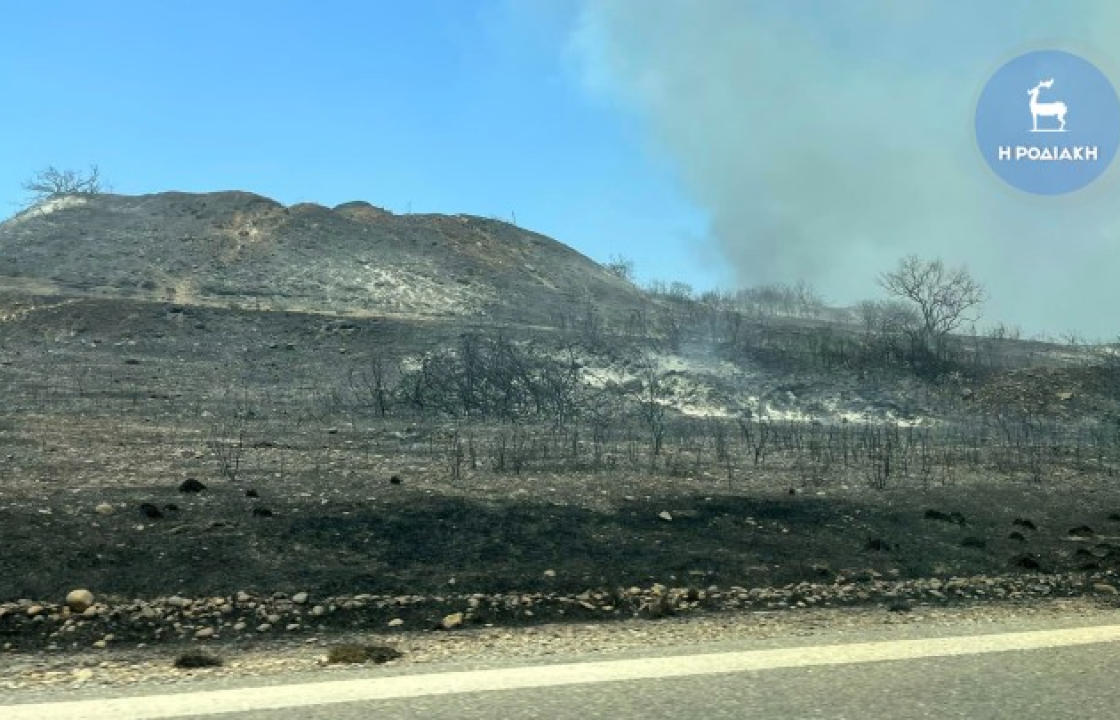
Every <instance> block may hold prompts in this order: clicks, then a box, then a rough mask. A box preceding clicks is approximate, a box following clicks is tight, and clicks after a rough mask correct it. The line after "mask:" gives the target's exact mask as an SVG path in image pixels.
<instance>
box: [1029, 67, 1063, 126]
mask: <svg viewBox="0 0 1120 720" xmlns="http://www.w3.org/2000/svg"><path fill="white" fill-rule="evenodd" d="M1053 85H1054V78H1050V79H1049V80H1043V81H1042V82H1040V83H1039V84H1038V85H1035V86H1034V87H1033V88H1031V89H1030V90H1028V91H1027V94H1028V95H1030V96H1031V132H1036V133H1039V132H1065V131H1066V111H1067V108H1066V104H1065V103H1064V102H1061V101H1058V102H1039V101H1038V93H1039V92H1041V91H1042V90H1043V89H1044V88H1045V89H1046V90H1049V89H1050V88H1051V86H1053ZM1040 117H1044V118H1049V117H1052V118H1057V119H1058V122H1059V123H1060V124H1059V125H1058V127H1056V128H1055V127H1044V128H1040V127H1039V126H1038V119H1039V118H1040Z"/></svg>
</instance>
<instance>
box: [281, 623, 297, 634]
mask: <svg viewBox="0 0 1120 720" xmlns="http://www.w3.org/2000/svg"><path fill="white" fill-rule="evenodd" d="M299 628H300V624H299V623H288V624H287V625H285V626H284V629H285V630H287V631H288V632H292V631H294V630H299Z"/></svg>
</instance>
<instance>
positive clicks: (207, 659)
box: [175, 650, 222, 670]
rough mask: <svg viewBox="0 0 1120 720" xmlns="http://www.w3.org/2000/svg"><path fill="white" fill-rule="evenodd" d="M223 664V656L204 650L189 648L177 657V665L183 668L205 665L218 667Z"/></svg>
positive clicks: (202, 666)
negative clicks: (216, 655)
mask: <svg viewBox="0 0 1120 720" xmlns="http://www.w3.org/2000/svg"><path fill="white" fill-rule="evenodd" d="M221 664H222V660H221V658H218V657H215V656H214V655H210V654H209V653H207V652H205V651H203V650H188V651H186V652H185V653H183V654H182V655H180V656H179V657H177V658H175V667H177V668H180V669H183V670H189V669H193V668H204V667H218V666H219V665H221Z"/></svg>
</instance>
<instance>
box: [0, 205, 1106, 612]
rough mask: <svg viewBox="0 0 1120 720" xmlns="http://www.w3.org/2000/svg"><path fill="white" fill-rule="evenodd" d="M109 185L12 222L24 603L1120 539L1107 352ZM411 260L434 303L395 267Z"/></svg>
mask: <svg viewBox="0 0 1120 720" xmlns="http://www.w3.org/2000/svg"><path fill="white" fill-rule="evenodd" d="M103 200H104V206H100V205H98V206H96V207H93V208H90V207H89V206H83V205H74V206H71V207H59V208H57V209H55V210H54V211H52V212H49V213H40V214H38V215H28V216H25V217H22V218H16V220H14V221H9V222H8V223H6V224H4V225H3V226H0V257H2V258H3V260H4V262H5V263H10V264H8V265H6V267H9V268H12V269H13V271H12V272H9V273H7V275H8V276H9V277H8V278H7V280H6V282H5V287H6V288H7V289H6V290H5V291H4V293H3V295H2V300H0V303H2V304H0V341H2V345H0V378H2V382H0V392H2V393H3V403H2V406H0V541H2V544H3V552H2V553H0V602H4V601H16V600H18V599H21V598H22V599H25V600H26V601H28V602H32V601H43V602H55V603H59V602H61V598H62V597H63V596H64V595H65V593H66V592H67V591H68V590H70V589H72V588H75V587H89V588H90V589H92V590H93V591H94V592H95V593H97V594H98V595H99V596H118V597H125V598H131V597H135V598H152V597H156V596H167V595H171V594H176V593H177V594H179V595H184V596H193V597H206V596H233V595H234V594H235V593H237V592H238V591H246V592H250V593H256V594H268V593H272V592H277V591H279V592H284V593H288V594H291V593H295V592H298V591H307V592H311V593H314V594H318V595H328V594H343V593H387V594H408V593H415V594H426V595H431V596H443V595H446V594H447V593H449V592H451V591H452V590H453V591H454V592H456V593H491V592H515V593H516V592H545V591H548V592H568V593H580V592H583V591H586V590H589V589H590V590H595V589H600V590H603V591H604V592H606V591H611V590H612V589H613V588H617V587H627V586H631V585H640V586H648V585H650V584H652V583H665V584H667V585H679V586H694V587H697V588H701V587H711V586H718V587H729V586H733V585H737V586H744V587H769V586H776V585H788V584H790V583H797V582H801V581H807V582H814V583H821V582H823V583H828V582H831V581H832V580H833V579H835V578H837V577H838V576H846V577H849V578H850V577H852V576H853V575H855V574H857V573H861V572H867V571H874V572H875V573H877V574H881V575H882V576H884V577H893V578H897V579H899V580H906V579H914V578H930V577H936V578H943V579H944V578H951V577H955V576H960V577H975V576H979V575H994V574H1006V573H1012V574H1014V573H1020V572H1023V573H1037V572H1038V571H1044V572H1053V573H1066V574H1067V575H1069V577H1077V578H1080V580H1079V581H1077V582H1075V583H1074V585H1075V586H1077V587H1083V588H1086V589H1088V588H1091V587H1092V586H1093V584H1094V583H1097V584H1100V583H1101V582H1105V581H1108V580H1109V579H1110V578H1111V577H1112V573H1113V571H1114V569H1115V568H1116V566H1117V564H1120V522H1117V520H1118V519H1120V515H1116V514H1115V513H1117V512H1120V491H1118V490H1117V487H1116V483H1115V474H1116V469H1117V463H1118V462H1120V434H1118V428H1120V426H1118V425H1117V422H1116V418H1117V400H1118V394H1117V391H1116V389H1117V387H1118V382H1117V378H1118V374H1117V372H1116V369H1115V367H1114V365H1113V364H1112V361H1111V357H1112V356H1111V355H1110V354H1109V353H1108V352H1107V349H1102V348H1071V347H1068V346H1058V345H1051V344H1046V343H1037V342H1020V341H1010V340H998V339H990V338H987V339H986V338H958V339H957V340H956V346H955V347H956V350H957V352H956V354H955V355H954V356H953V357H952V358H950V359H948V360H946V362H945V363H944V364H943V366H941V367H938V368H936V369H935V370H936V371H935V372H928V368H921V369H920V370H921V372H919V368H915V367H914V366H912V365H908V364H907V363H906V362H905V361H902V362H900V361H898V360H897V358H895V356H892V354H891V352H890V351H889V348H887V351H884V344H883V343H884V339H883V338H878V337H872V336H869V335H867V334H866V333H863V332H861V331H860V330H859V328H858V327H856V326H854V325H850V324H845V323H842V322H835V321H832V322H828V321H824V320H821V319H814V318H797V317H788V316H783V315H779V314H770V313H752V312H748V311H746V310H743V309H741V308H734V307H729V306H720V305H717V304H712V303H706V302H701V301H697V300H694V299H687V298H679V297H675V298H674V297H665V296H656V295H649V294H644V293H642V292H641V291H639V290H637V289H636V288H634V287H632V286H630V285H628V284H627V283H625V282H623V281H622V280H619V279H618V278H614V277H612V276H611V275H610V274H609V273H606V272H605V271H603V270H602V269H601V268H599V267H598V266H597V265H595V264H594V263H591V261H589V260H587V259H586V258H582V256H578V255H577V254H576V253H574V252H572V251H570V250H567V249H565V248H563V247H562V246H560V245H559V244H558V243H554V242H553V241H551V240H547V239H540V238H539V236H533V235H532V234H530V233H525V232H524V231H521V230H519V229H517V228H513V227H511V226H505V225H503V224H501V223H496V222H494V221H483V220H479V219H472V218H467V219H463V218H441V217H429V216H401V217H398V216H391V215H389V214H388V213H384V212H383V211H379V210H377V209H376V208H373V207H372V206H367V205H364V204H351V205H347V206H340V207H339V208H336V209H334V210H327V209H325V208H319V207H307V208H299V207H296V208H282V207H281V206H279V205H278V204H275V203H272V202H271V201H267V200H265V199H263V198H258V197H256V196H251V195H247V194H233V195H230V194H221V195H219V196H198V197H196V196H186V195H179V194H164V195H158V196H146V197H142V198H126V197H118V196H110V197H108V198H104V199H103ZM98 202H100V201H98ZM215 207H217V208H218V210H215V209H214V208H215ZM231 208H233V209H232V210H231ZM238 213H240V215H238ZM234 217H240V218H241V220H237V221H235V220H232V219H231V218H234ZM246 218H248V219H246ZM200 228H201V229H200ZM361 228H367V230H362V229H361ZM254 230H256V233H257V234H255V235H254ZM242 231H247V232H248V235H243V234H242ZM480 232H481V233H483V234H487V233H488V234H489V238H490V241H492V242H493V243H494V244H493V247H489V246H488V247H489V249H485V248H484V250H485V251H484V250H478V249H477V248H479V247H480V246H478V245H473V246H472V245H471V243H477V242H482V241H483V239H482V235H479V233H480ZM346 233H350V234H349V235H347V234H346ZM364 233H371V234H377V233H383V236H379V237H381V239H380V240H368V241H367V240H366V235H365V234H364ZM456 233H459V234H461V237H460V235H456ZM507 235H508V237H507ZM95 236H96V237H95ZM188 236H190V237H193V238H196V239H197V243H196V242H195V241H193V240H192V241H188V240H187V239H186V238H187V237H188ZM437 237H438V238H443V240H437V241H436V242H443V243H444V245H442V246H433V245H431V242H433V240H431V239H430V238H437ZM355 238H359V239H355ZM448 238H451V239H448ZM464 238H470V242H467V241H466V240H465V239H464ZM412 239H415V242H413V241H412ZM250 241H252V242H250ZM253 242H255V243H256V244H255V245H253V244H252V243H253ZM192 243H193V244H192ZM207 243H209V244H207ZM222 243H228V246H227V245H222ZM215 244H217V245H220V247H218V246H217V245H215ZM511 246H512V247H514V248H515V250H512V251H511V250H509V248H510V247H511ZM369 247H378V248H381V250H378V251H377V252H376V253H372V254H370V256H369V257H368V258H364V259H356V258H358V256H359V255H360V254H361V253H363V252H367V250H368V248H369ZM204 248H209V249H208V250H204ZM231 248H232V249H231ZM264 248H269V249H268V251H267V252H266V251H265V249H264ZM433 248H435V249H433ZM464 248H465V249H464ZM472 248H473V249H472ZM421 249H422V250H421ZM297 250H298V252H297ZM230 253H232V254H230ZM270 253H273V254H274V256H273V255H270ZM301 253H302V254H301ZM502 253H507V255H505V256H503V255H502ZM514 259H516V263H515V262H514ZM348 263H349V264H351V265H356V266H365V265H368V266H369V267H370V268H372V269H371V270H369V272H368V273H367V275H365V276H363V277H364V279H363V280H362V282H365V283H366V284H365V285H361V284H360V283H359V284H358V285H354V287H355V288H358V287H361V288H364V289H362V290H358V289H354V290H352V291H346V292H350V293H351V294H350V295H347V294H346V292H343V291H342V290H341V289H340V288H341V287H342V285H340V284H338V283H341V282H342V280H339V279H338V278H340V277H341V275H340V274H339V273H340V272H341V271H338V272H336V271H334V270H330V269H329V268H339V267H343V266H346V265H347V264H348ZM425 263H426V264H425ZM518 263H519V264H518ZM526 264H528V265H529V266H532V269H531V270H526V269H525V267H524V266H525V265H526ZM506 265H508V268H507V269H506V270H500V271H498V270H495V269H494V268H498V267H505V266H506ZM421 266H422V269H417V268H421ZM167 268H179V270H175V271H174V272H172V271H171V270H168V269H167ZM324 268H327V269H324ZM408 268H411V270H409V271H410V272H412V271H415V272H417V273H419V274H421V275H423V276H424V278H425V281H424V282H425V283H427V284H423V283H420V284H417V283H413V287H420V286H423V287H427V288H429V289H430V292H427V294H426V295H424V296H423V297H421V296H416V298H419V299H416V298H413V299H410V298H412V296H409V295H407V294H404V293H398V292H397V291H395V290H393V289H392V288H391V287H390V288H388V289H385V290H384V291H380V290H377V291H375V290H371V288H376V287H377V283H376V282H375V281H370V282H366V281H368V280H369V279H370V278H375V277H379V278H384V277H388V276H389V275H393V276H394V277H396V276H397V275H399V274H401V273H404V272H405V269H408ZM161 269H162V270H161ZM188 269H189V272H188ZM157 271H160V272H163V274H162V275H159V274H158V273H157ZM17 274H18V277H16V275H17ZM460 277H473V279H472V280H471V282H470V283H460V282H458V281H457V279H456V278H460ZM324 278H326V279H324ZM148 280H151V282H153V283H155V286H154V287H151V288H146V286H145V283H146V282H148ZM347 282H349V281H347ZM408 282H412V281H408ZM266 285H267V288H268V290H269V292H268V293H265V292H264V290H263V288H264V287H265V286H266ZM183 287H189V288H192V289H191V290H190V292H186V291H182V292H179V291H175V292H172V293H171V294H170V295H168V294H167V292H168V291H169V290H175V289H176V288H183ZM219 287H223V288H227V289H230V288H232V289H235V290H236V292H233V291H231V292H230V293H229V294H228V295H227V294H226V293H225V292H224V291H223V292H216V291H215V292H205V291H204V290H205V289H206V288H210V289H211V290H213V289H214V288H219ZM394 287H395V286H394ZM461 287H468V288H472V290H471V292H473V293H476V294H475V295H472V296H471V297H477V298H484V299H485V301H483V300H480V301H479V302H480V303H481V304H480V305H478V306H471V305H470V303H469V302H467V300H465V299H464V298H466V297H467V296H466V295H463V296H462V297H460V296H458V295H455V296H454V297H452V296H450V295H441V294H440V293H442V292H444V291H445V290H446V291H447V292H450V291H451V290H455V291H456V292H458V291H459V288H461ZM431 288H435V289H434V290H432V289H431ZM449 288H450V289H449ZM449 297H450V298H452V299H451V300H447V298H449ZM424 298H427V299H424ZM432 298H436V299H439V298H443V299H442V300H439V303H444V304H442V305H440V304H439V303H435V301H433V300H432ZM394 302H395V303H397V304H396V305H394V304H393V303H394ZM433 303H435V304H433ZM336 305H337V306H336ZM332 308H333V310H337V311H338V312H334V311H331V310H332ZM519 313H521V315H519ZM892 358H894V359H892ZM188 478H194V479H195V480H196V481H198V482H201V483H202V484H203V485H205V488H204V489H201V490H200V491H198V492H189V493H186V492H181V491H180V486H181V485H182V483H183V482H184V481H185V480H187V479H188ZM250 490H251V491H252V493H251V494H250V493H249V492H248V491H250ZM145 504H146V507H142V506H145ZM153 509H154V511H155V512H153ZM930 511H933V512H930ZM1017 519H1018V520H1024V519H1029V520H1030V522H1031V525H1033V526H1034V527H1033V528H1028V527H1026V526H1025V525H1024V524H1023V523H1021V522H1020V523H1018V524H1016V523H1015V521H1016V520H1017ZM1113 543H1116V545H1115V546H1114V545H1113ZM1070 574H1071V575H1070ZM1078 582H1079V583H1080V585H1078V584H1077V583H1078ZM1067 585H1068V582H1067ZM25 604H26V603H25ZM13 607H14V606H13ZM20 607H22V606H20ZM445 609H446V608H445ZM617 611H618V612H626V611H625V609H624V608H622V607H621V606H620V607H618V608H617ZM593 614H595V613H593ZM614 614H617V613H614ZM599 615H601V613H600V614H597V615H596V616H599ZM12 616H13V615H12V614H11V613H8V614H7V615H0V625H2V624H3V623H5V622H9V623H10V622H14V621H11V620H10V618H11V617H12ZM606 616H611V613H607V615H606ZM9 627H10V628H17V626H16V625H9ZM18 627H19V628H22V627H23V626H22V625H19V626H18Z"/></svg>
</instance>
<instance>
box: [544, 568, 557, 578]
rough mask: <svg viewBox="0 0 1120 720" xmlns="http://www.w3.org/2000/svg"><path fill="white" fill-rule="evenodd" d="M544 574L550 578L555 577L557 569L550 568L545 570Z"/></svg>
mask: <svg viewBox="0 0 1120 720" xmlns="http://www.w3.org/2000/svg"><path fill="white" fill-rule="evenodd" d="M544 576H545V577H549V578H554V577H556V571H555V570H553V569H551V568H549V569H548V570H545V571H544Z"/></svg>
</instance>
